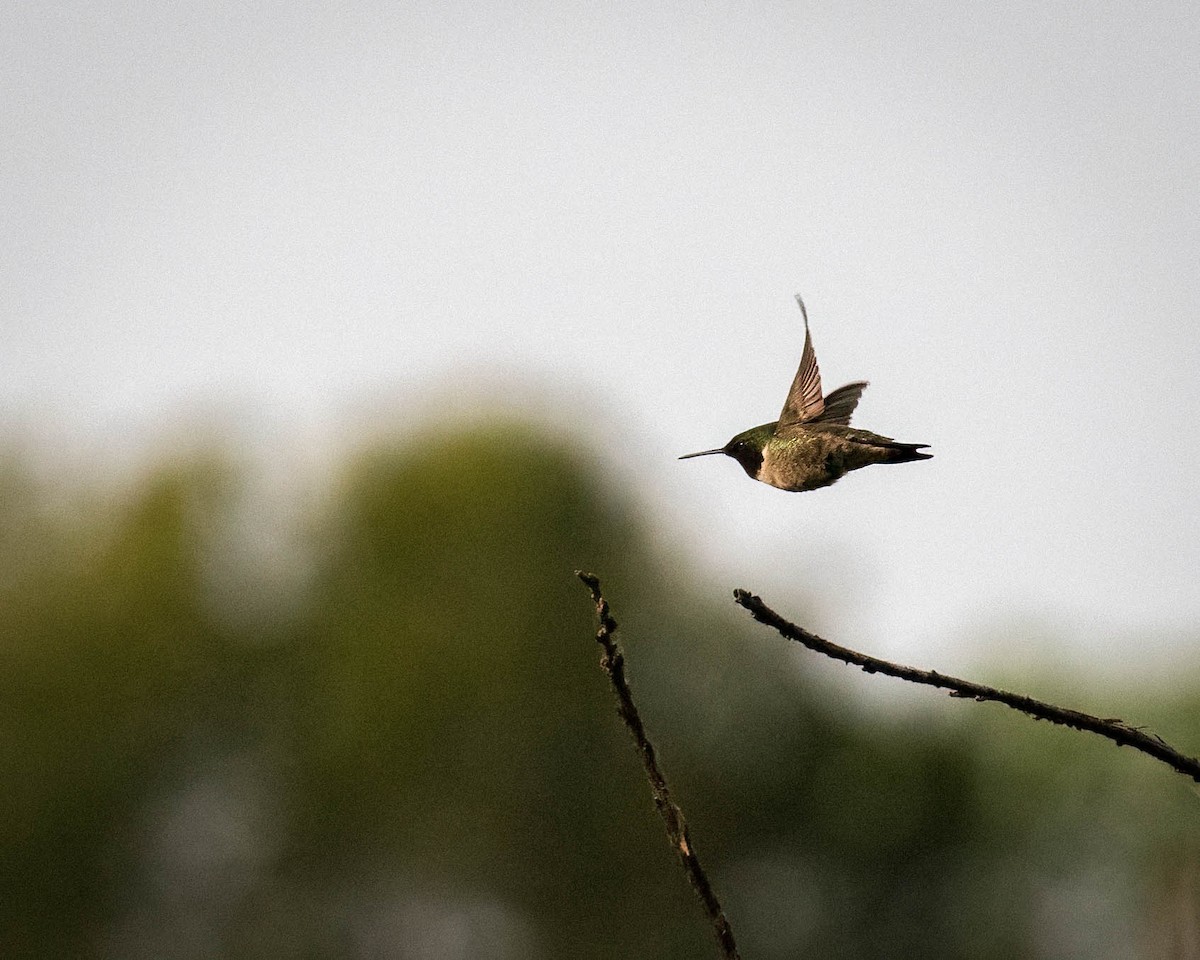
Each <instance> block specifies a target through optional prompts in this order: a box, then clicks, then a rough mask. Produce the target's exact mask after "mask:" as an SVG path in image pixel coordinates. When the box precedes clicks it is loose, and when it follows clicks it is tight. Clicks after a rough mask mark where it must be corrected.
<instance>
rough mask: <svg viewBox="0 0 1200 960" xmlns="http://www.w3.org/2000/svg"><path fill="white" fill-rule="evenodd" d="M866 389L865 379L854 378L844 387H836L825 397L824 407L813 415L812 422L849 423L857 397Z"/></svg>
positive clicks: (844, 424)
mask: <svg viewBox="0 0 1200 960" xmlns="http://www.w3.org/2000/svg"><path fill="white" fill-rule="evenodd" d="M866 389H867V381H866V380H855V381H854V382H853V383H848V384H846V385H845V386H844V387H838V388H837V389H836V390H833V391H831V392H830V394H829V396H827V397H826V398H825V409H824V410H822V411H821V412H820V413H819V414H818V415H817V416H815V417H813V422H820V423H840V424H841V425H842V426H848V425H849V424H850V415H851V414H852V413H854V408H855V407H857V406H858V400H859V397H861V396H862V392H863V391H864V390H866Z"/></svg>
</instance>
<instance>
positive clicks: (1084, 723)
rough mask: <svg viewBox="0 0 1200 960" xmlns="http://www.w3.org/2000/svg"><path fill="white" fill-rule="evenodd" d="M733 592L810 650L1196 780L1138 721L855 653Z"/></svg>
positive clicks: (1194, 766)
mask: <svg viewBox="0 0 1200 960" xmlns="http://www.w3.org/2000/svg"><path fill="white" fill-rule="evenodd" d="M733 597H734V599H735V600H736V601H737V602H738V603H739V604H741V606H743V607H745V608H746V609H747V610H748V611H750V615H751V616H752V617H754V619H755V620H757V621H758V622H759V623H765V624H766V625H767V626H769V627H774V628H775V629H776V630H778V631H779V633H780V634H782V635H783V636H784V637H786V638H787V639H788V640H794V641H796V643H799V644H802V645H803V646H805V647H808V649H809V650H814V651H816V652H817V653H820V654H824V655H825V656H827V657H832V658H833V659H834V660H841V661H842V662H843V663H850V664H853V665H854V666H856V667H860V668H861V669H862V670H864V671H865V672H867V673H882V674H886V675H887V676H889V677H898V678H899V679H901V680H908V681H909V682H911V683H921V684H925V685H926V686H929V687H938V688H940V689H943V690H949V691H950V696H952V697H969V698H970V699H972V700H977V701H980V702H983V701H988V700H994V701H995V702H996V703H1003V704H1004V705H1005V706H1009V707H1012V708H1013V709H1014V710H1020V711H1021V712H1022V713H1027V714H1029V716H1031V717H1034V718H1035V719H1039V720H1049V721H1050V722H1051V723H1058V724H1062V725H1063V726H1065V727H1072V728H1074V729H1076V730H1087V731H1089V732H1091V733H1095V734H1099V735H1100V736H1102V737H1106V738H1107V739H1109V740H1111V741H1113V743H1115V744H1117V745H1118V746H1123V747H1133V748H1134V749H1135V750H1140V751H1141V752H1142V753H1145V754H1147V755H1149V756H1151V757H1154V759H1156V760H1160V761H1162V762H1163V763H1165V764H1167V765H1168V766H1169V767H1171V768H1173V769H1174V770H1177V771H1178V772H1179V773H1182V774H1183V775H1184V776H1187V777H1191V778H1192V779H1193V780H1195V781H1196V782H1197V783H1200V760H1197V759H1196V758H1195V757H1188V756H1185V755H1184V754H1182V753H1180V752H1179V751H1178V750H1176V749H1174V748H1173V747H1171V746H1170V745H1169V744H1167V743H1166V741H1164V740H1163V739H1162V738H1161V737H1158V736H1156V735H1155V734H1152V733H1145V732H1143V731H1142V730H1141V729H1139V728H1137V727H1131V726H1128V725H1127V724H1126V723H1125V722H1124V721H1122V720H1117V719H1112V718H1107V719H1101V718H1100V717H1093V716H1092V715H1091V714H1088V713H1081V712H1080V711H1078V710H1070V709H1068V708H1066V707H1059V706H1055V705H1054V704H1052V703H1044V702H1042V701H1041V700H1035V699H1033V697H1027V696H1025V695H1024V694H1020V693H1009V692H1008V691H1007V690H997V689H996V688H995V687H988V686H984V685H983V684H981V683H973V682H971V681H970V680H959V679H958V678H957V677H948V676H946V675H945V674H944V673H938V672H937V671H934V670H918V669H917V668H916V667H906V666H904V665H902V664H899V663H891V662H889V661H887V660H880V659H879V658H878V657H872V656H868V655H867V654H865V653H859V652H858V651H856V650H851V649H849V648H848V647H842V646H839V645H838V644H836V643H831V642H830V641H828V640H825V639H822V638H821V637H818V636H817V635H816V634H815V633H810V632H809V631H807V630H805V629H804V628H803V627H798V626H796V624H794V623H791V622H790V621H788V620H785V619H783V617H781V616H780V615H779V614H777V613H776V612H775V611H774V610H772V609H771V608H770V607H768V606H767V605H766V604H765V603H763V602H762V599H761V598H760V597H757V596H755V595H754V594H752V593H750V592H749V591H748V590H735V591H733Z"/></svg>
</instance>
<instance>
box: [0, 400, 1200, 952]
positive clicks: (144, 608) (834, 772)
mask: <svg viewBox="0 0 1200 960" xmlns="http://www.w3.org/2000/svg"><path fill="white" fill-rule="evenodd" d="M0 488H2V489H0V657H2V661H0V663H2V666H0V778H2V782H3V783H4V789H3V791H0V798H2V799H0V955H2V956H4V957H6V958H10V957H11V958H15V957H49V956H71V957H121V958H143V957H145V958H150V957H154V958H192V957H196V958H200V957H214V956H221V957H237V958H241V957H245V958H268V957H270V958H290V957H295V958H301V957H304V958H310V957H311V958H324V957H331V958H332V957H389V958H390V957H395V958H428V957H439V958H458V957H462V958H477V957H478V958H510V957H511V958H516V957H520V958H525V957H534V958H537V957H543V958H558V957H571V958H582V960H586V958H609V957H656V958H673V957H678V958H685V957H686V958H692V957H697V956H706V955H711V952H712V951H713V948H712V946H711V944H710V943H709V937H710V935H709V932H708V929H707V928H706V926H705V924H704V922H703V920H702V917H701V914H700V911H699V909H698V908H697V906H696V904H695V903H693V897H692V894H691V892H690V890H688V888H687V886H686V883H685V881H684V879H683V876H682V874H681V872H680V871H679V870H678V867H677V865H676V864H675V862H674V859H673V855H672V852H671V850H670V849H669V847H668V846H667V844H666V842H665V840H664V836H663V831H662V827H661V824H660V823H659V822H658V820H657V818H656V815H655V812H654V809H653V806H652V804H651V801H650V797H649V791H648V788H647V786H646V784H645V782H644V781H643V779H642V775H641V772H640V768H639V765H638V762H637V759H636V757H635V755H634V753H633V750H632V749H631V746H630V744H629V742H628V738H627V735H626V733H625V731H624V730H623V728H622V727H621V725H620V724H619V722H618V721H617V719H616V717H615V716H614V709H613V702H612V698H611V694H610V692H609V690H608V687H607V682H606V680H605V678H604V677H603V675H602V674H601V673H600V671H599V670H598V668H597V666H596V660H597V657H598V651H597V649H596V645H595V644H594V643H593V642H592V641H591V639H590V638H591V637H592V635H593V634H594V629H595V626H594V623H593V619H592V616H593V611H592V608H591V604H590V603H589V601H588V598H587V595H586V591H585V590H584V589H583V588H582V587H581V585H580V584H579V583H578V581H576V579H575V578H574V577H573V575H572V571H573V570H574V569H576V568H579V567H583V568H586V569H589V570H593V571H595V572H596V573H598V574H600V575H601V576H602V577H603V580H604V584H605V588H606V592H607V594H608V596H609V599H610V600H611V601H612V603H613V605H614V609H615V613H616V615H617V617H618V619H619V620H620V622H621V625H622V628H623V630H622V641H623V644H624V646H625V649H626V653H627V657H628V661H629V671H630V676H631V681H632V684H633V687H634V693H635V695H636V696H637V698H638V701H639V705H640V706H641V708H642V712H643V716H644V719H645V720H646V722H647V724H648V725H649V727H650V732H651V735H652V737H654V739H655V741H656V744H657V746H658V747H659V751H660V754H661V759H662V762H663V764H664V767H665V770H666V773H667V777H668V779H669V780H670V782H671V784H672V786H673V788H674V790H675V793H676V796H677V799H678V800H679V802H680V803H681V805H682V806H683V808H684V810H685V812H686V814H687V815H688V818H689V821H690V823H691V825H692V837H693V840H694V841H695V843H696V844H697V846H698V848H699V849H700V850H701V853H702V856H703V858H704V860H705V863H706V865H707V866H708V867H709V869H710V872H711V875H712V878H713V880H714V883H715V884H716V886H717V888H718V891H719V892H720V893H721V895H722V897H723V899H724V902H725V906H726V910H727V913H728V915H729V917H730V920H731V922H732V924H733V927H734V930H735V932H736V933H737V935H738V937H739V940H740V942H741V946H742V951H743V955H744V956H745V957H747V960H767V958H785V957H808V956H821V957H834V956H836V957H848V958H850V957H872V958H880V957H897V958H899V957H936V958H943V957H944V958H958V957H962V958H967V957H970V958H993V957H994V958H997V960H999V958H1005V960H1009V958H1021V957H1027V958H1040V957H1089V958H1096V957H1100V958H1104V957H1113V958H1116V957H1128V956H1138V955H1141V956H1145V957H1158V956H1168V955H1170V956H1189V955H1191V954H1187V953H1180V952H1176V953H1170V952H1169V950H1170V949H1171V945H1172V944H1177V943H1184V942H1185V940H1184V939H1182V938H1186V936H1187V935H1188V927H1187V924H1188V922H1189V917H1190V918H1192V921H1194V918H1195V916H1196V910H1195V901H1196V898H1197V896H1200V841H1198V839H1197V838H1200V800H1198V799H1197V798H1196V796H1195V795H1194V794H1193V793H1191V792H1190V791H1189V789H1188V787H1187V784H1186V781H1183V780H1182V778H1179V777H1178V776H1177V775H1176V774H1173V773H1171V772H1170V771H1168V770H1166V769H1165V768H1162V767H1159V766H1157V765H1155V764H1153V763H1152V762H1150V761H1148V760H1147V759H1145V758H1143V757H1139V756H1135V755H1133V754H1131V753H1129V752H1128V751H1118V750H1116V749H1114V748H1112V747H1111V746H1109V745H1106V744H1102V743H1099V742H1092V741H1090V740H1088V739H1087V738H1085V737H1083V736H1082V735H1076V734H1071V733H1067V732H1064V731H1061V730H1053V729H1049V728H1047V727H1046V726H1045V725H1035V724H1033V723H1031V722H1030V721H1028V720H1026V719H1024V718H1020V717H1015V716H1010V715H1007V714H1006V713H1005V712H1004V711H1002V710H1000V709H999V708H994V707H982V706H975V705H971V704H964V703H960V702H954V701H946V700H944V699H941V698H938V697H937V696H936V695H932V694H931V695H929V696H928V698H927V702H928V707H927V708H926V709H924V710H923V711H922V712H919V713H918V712H914V711H913V710H911V709H909V710H905V711H903V712H901V713H899V714H892V713H889V712H888V711H887V710H886V709H884V708H883V707H881V706H879V705H874V706H869V705H865V704H863V703H859V702H857V701H856V700H854V699H853V698H852V697H850V696H848V693H847V691H849V690H851V689H853V686H854V685H857V684H859V683H861V684H868V683H872V682H879V681H878V680H873V679H871V678H862V677H855V678H852V679H853V683H850V682H846V683H841V682H837V681H835V680H831V679H830V677H829V672H828V671H826V670H822V669H817V668H815V665H814V664H813V661H812V660H811V659H810V658H809V657H808V655H806V654H804V653H803V652H802V651H797V650H793V649H789V648H788V647H787V645H786V644H785V643H784V642H783V641H781V640H779V638H778V637H777V636H775V635H774V634H772V633H770V632H769V631H765V630H763V629H762V628H758V627H756V626H755V625H754V624H751V623H749V622H748V619H747V618H744V617H741V616H739V614H738V612H737V611H736V610H735V609H734V608H733V606H732V604H731V603H726V602H725V601H726V600H727V597H725V596H720V595H718V596H708V597H701V596H700V595H699V594H698V591H697V587H696V585H695V584H694V583H692V582H689V576H688V573H687V563H686V560H685V559H684V558H680V557H677V556H670V555H666V554H665V553H664V552H663V551H661V550H660V549H659V548H657V547H656V546H655V545H654V544H653V543H651V542H650V541H649V538H648V536H647V534H646V532H645V528H644V527H643V525H642V524H641V522H640V519H639V517H638V515H637V508H636V504H635V503H633V502H632V501H629V500H623V499H621V498H620V497H618V496H617V495H615V494H614V493H613V492H612V491H611V490H609V489H607V488H605V487H604V486H603V485H602V484H600V483H598V482H597V480H596V479H595V478H594V477H592V476H590V475H589V473H588V472H587V470H586V469H585V468H584V467H583V465H582V462H581V460H580V459H579V458H578V457H577V456H576V455H575V453H574V452H573V449H572V448H571V447H570V446H569V445H564V444H563V443H562V442H561V440H560V439H558V438H553V437H547V436H543V435H541V434H538V433H536V432H534V431H532V430H531V429H528V428H525V427H522V426H520V425H517V424H513V423H510V422H500V423H494V424H488V425H483V426H475V427H471V428H465V427H464V428H463V429H461V430H457V431H454V432H452V433H428V434H424V435H420V436H418V437H416V438H409V439H407V440H406V441H404V442H402V443H397V444H394V445H387V444H379V445H377V446H376V447H375V448H373V449H370V450H368V451H366V452H364V453H362V454H361V455H360V456H358V457H357V458H356V459H354V461H353V462H352V463H349V464H347V466H346V467H345V469H344V471H343V472H342V473H341V475H340V478H339V479H338V481H337V482H336V483H334V484H333V485H332V486H331V487H330V488H329V489H328V491H327V495H326V496H325V497H324V500H323V502H322V506H321V507H320V508H319V509H318V508H314V510H313V512H312V514H311V515H309V516H307V517H305V518H304V519H303V523H302V524H301V525H300V527H299V528H298V529H293V530H289V531H286V534H287V537H290V542H291V544H292V546H291V551H292V553H293V554H294V556H292V557H291V559H292V560H293V561H295V562H293V563H290V564H289V565H288V567H289V570H291V571H292V575H293V580H292V581H290V582H287V583H284V582H282V581H283V579H285V578H284V576H283V574H279V575H278V576H276V575H275V573H274V572H273V571H271V570H269V569H258V568H255V567H254V566H253V564H248V563H247V560H246V556H247V551H246V550H245V549H244V548H245V547H246V540H247V538H252V537H253V535H254V534H253V530H254V529H255V525H254V524H249V523H247V522H246V518H247V516H248V513H247V511H251V512H252V511H253V509H254V504H253V502H251V503H249V505H248V504H247V502H246V501H245V499H244V497H243V496H242V492H241V485H240V480H239V475H238V470H237V469H236V468H235V467H234V466H232V465H230V464H229V463H226V462H223V461H222V460H221V458H220V457H213V458H211V459H209V460H204V459H199V460H194V461H187V462H175V461H172V462H164V464H163V465H162V466H161V468H160V469H158V470H156V471H152V472H150V473H148V474H146V475H145V476H143V477H142V478H140V479H138V480H136V481H134V480H131V481H130V482H129V484H128V486H127V487H126V488H125V489H124V490H122V491H121V492H120V493H119V494H117V495H114V494H112V492H111V491H110V492H108V493H104V494H101V493H100V492H99V491H88V490H79V489H75V490H73V491H70V492H64V491H63V490H61V489H58V488H54V489H50V488H49V487H48V486H47V485H45V484H41V483H33V482H31V481H29V480H27V479H25V478H24V477H23V475H22V474H21V473H20V472H19V470H16V469H13V470H11V471H9V472H8V473H7V474H5V476H4V478H3V479H2V480H0ZM251 546H252V544H251ZM249 554H250V555H254V551H253V550H251V551H249ZM297 570H302V571H303V575H302V577H300V579H295V577H296V576H299V575H297V574H295V571H297ZM734 585H738V586H742V585H744V586H751V587H752V586H753V584H730V585H729V586H730V587H732V586H734ZM788 612H789V613H790V614H791V615H792V616H793V617H794V618H795V619H798V620H801V621H803V619H804V615H805V610H804V609H798V610H789V611H788ZM929 666H937V665H936V664H930V665H929ZM843 679H845V680H848V681H849V680H850V679H851V678H848V677H847V678H837V680H838V681H840V680H843ZM1054 683H1055V684H1056V689H1058V690H1059V691H1060V692H1061V690H1062V688H1063V687H1064V684H1063V683H1062V682H1061V681H1054ZM1067 689H1068V690H1069V689H1070V688H1069V687H1067ZM1073 693H1074V696H1075V698H1076V699H1075V703H1077V705H1079V706H1085V707H1086V706H1091V704H1088V703H1087V702H1081V700H1080V698H1082V697H1083V696H1084V694H1085V691H1073ZM1108 697H1109V699H1110V700H1111V699H1112V697H1113V694H1111V692H1110V693H1109V694H1108ZM1179 702H1180V703H1182V704H1186V703H1189V702H1191V701H1189V700H1185V699H1181V700H1180V701H1179ZM1095 706H1096V707H1097V709H1103V708H1104V704H1103V703H1101V704H1096V705H1095ZM1151 706H1153V710H1151V709H1150V707H1151ZM1139 709H1140V715H1139V716H1137V717H1136V718H1134V717H1130V719H1138V720H1147V721H1154V722H1156V723H1161V724H1162V726H1160V727H1158V729H1159V730H1160V732H1162V733H1163V734H1164V735H1167V736H1168V738H1169V739H1172V740H1174V741H1176V742H1177V743H1179V744H1181V745H1183V746H1185V747H1186V746H1187V744H1188V743H1189V742H1190V743H1200V715H1198V711H1197V710H1196V709H1195V708H1194V707H1193V708H1191V709H1190V710H1189V709H1185V708H1184V707H1182V706H1172V705H1171V704H1164V703H1154V704H1152V705H1150V704H1146V705H1144V706H1143V707H1141V708H1139ZM1189 897H1190V900H1189ZM1189 904H1190V908H1191V913H1190V914H1189V913H1188V905H1189ZM1191 930H1192V931H1193V933H1194V931H1195V927H1192V928H1191Z"/></svg>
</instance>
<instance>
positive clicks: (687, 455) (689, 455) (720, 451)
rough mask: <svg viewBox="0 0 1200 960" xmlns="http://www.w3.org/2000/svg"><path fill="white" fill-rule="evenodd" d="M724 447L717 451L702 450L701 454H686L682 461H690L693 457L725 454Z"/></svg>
mask: <svg viewBox="0 0 1200 960" xmlns="http://www.w3.org/2000/svg"><path fill="white" fill-rule="evenodd" d="M724 452H725V448H724V447H717V449H716V450H701V451H700V452H699V453H685V454H684V455H683V456H682V457H680V458H679V459H680V460H690V459H691V458H692V457H707V456H708V455H709V454H710V453H724Z"/></svg>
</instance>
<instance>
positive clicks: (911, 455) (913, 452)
mask: <svg viewBox="0 0 1200 960" xmlns="http://www.w3.org/2000/svg"><path fill="white" fill-rule="evenodd" d="M928 446H929V444H927V443H897V444H894V445H892V444H889V445H888V446H887V447H886V450H887V454H888V455H887V456H886V457H885V458H884V459H883V460H881V461H880V462H881V463H912V461H914V460H932V459H933V454H932V453H921V451H922V450H923V449H925V448H926V447H928Z"/></svg>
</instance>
